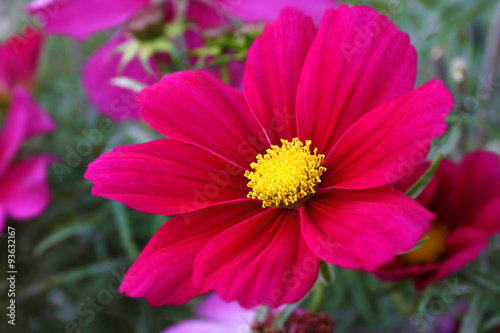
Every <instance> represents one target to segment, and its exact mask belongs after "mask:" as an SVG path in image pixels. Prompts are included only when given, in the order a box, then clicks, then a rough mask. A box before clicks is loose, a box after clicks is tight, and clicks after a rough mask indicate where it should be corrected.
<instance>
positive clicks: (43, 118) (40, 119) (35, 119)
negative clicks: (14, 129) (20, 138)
mask: <svg viewBox="0 0 500 333" xmlns="http://www.w3.org/2000/svg"><path fill="white" fill-rule="evenodd" d="M13 98H14V100H15V99H19V100H20V103H22V107H23V108H24V109H25V112H26V113H27V117H28V120H27V122H26V132H25V139H29V138H31V137H33V136H36V135H40V134H45V133H49V132H52V131H53V130H55V128H56V123H55V121H54V119H52V118H51V117H50V116H49V114H48V113H47V111H46V110H45V109H43V108H42V107H40V106H38V104H36V102H35V100H34V99H33V98H32V97H31V95H30V94H29V93H28V91H27V90H25V89H23V88H16V90H15V91H14V95H13ZM20 107H21V106H20Z"/></svg>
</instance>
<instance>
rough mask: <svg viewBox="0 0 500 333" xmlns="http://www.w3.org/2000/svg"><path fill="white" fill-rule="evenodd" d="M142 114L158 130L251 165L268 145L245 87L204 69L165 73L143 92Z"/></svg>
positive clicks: (139, 100) (226, 157)
mask: <svg viewBox="0 0 500 333" xmlns="http://www.w3.org/2000/svg"><path fill="white" fill-rule="evenodd" d="M137 100H138V103H139V104H140V105H141V106H142V109H141V114H142V116H143V118H144V119H145V120H146V121H147V122H148V123H149V124H150V125H151V126H152V127H153V128H154V129H156V130H157V131H158V132H160V133H162V134H164V135H166V136H168V137H170V138H172V139H176V140H179V141H183V142H188V143H192V144H195V145H197V146H199V147H202V148H204V149H206V150H208V151H211V152H213V153H214V154H216V155H219V156H221V157H223V158H225V159H227V160H228V161H230V162H232V163H234V164H236V165H238V166H240V167H241V168H242V169H245V170H246V169H248V168H249V164H250V162H253V161H254V160H255V157H256V156H257V154H258V153H261V152H263V151H265V149H266V148H268V147H269V143H268V141H267V138H266V134H265V133H264V132H263V131H262V128H261V127H260V126H259V124H258V123H257V121H256V120H255V118H254V116H253V115H252V112H251V111H250V110H249V108H248V106H247V104H246V102H245V97H244V96H243V93H242V92H241V91H238V90H236V89H234V88H231V87H229V86H228V85H226V84H224V83H223V82H221V81H220V80H218V79H216V78H215V77H213V76H212V75H210V74H208V73H206V72H204V71H183V72H177V73H174V74H170V75H166V76H164V77H163V78H162V80H161V81H160V83H158V84H156V85H153V86H151V87H149V88H146V89H144V90H143V91H141V92H140V93H139V96H138V98H137Z"/></svg>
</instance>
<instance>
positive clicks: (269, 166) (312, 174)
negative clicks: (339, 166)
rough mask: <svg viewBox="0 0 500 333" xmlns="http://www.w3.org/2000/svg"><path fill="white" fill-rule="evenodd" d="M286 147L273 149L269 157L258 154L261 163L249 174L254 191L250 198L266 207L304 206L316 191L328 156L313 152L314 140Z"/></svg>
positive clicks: (298, 141)
mask: <svg viewBox="0 0 500 333" xmlns="http://www.w3.org/2000/svg"><path fill="white" fill-rule="evenodd" d="M281 143H282V146H281V147H279V146H274V145H273V146H271V148H270V149H268V150H267V154H265V155H264V156H262V155H261V154H259V155H257V162H256V163H252V164H250V167H251V168H252V169H253V171H246V172H245V177H247V178H248V179H250V182H249V183H248V187H250V188H252V191H250V193H248V197H249V198H252V199H259V200H262V207H264V208H265V207H286V206H293V205H296V204H297V203H300V201H301V200H302V199H304V198H305V197H306V196H308V195H310V194H313V193H314V192H316V185H317V184H318V183H320V182H321V179H320V177H321V175H322V174H323V173H324V172H325V171H326V168H325V167H323V166H322V164H323V161H324V159H325V155H318V154H317V153H318V149H317V148H315V149H314V151H312V152H311V150H310V146H311V141H309V140H308V141H306V144H305V145H304V144H303V143H302V142H301V141H300V140H299V139H298V138H295V139H293V140H292V141H291V142H290V141H288V140H281Z"/></svg>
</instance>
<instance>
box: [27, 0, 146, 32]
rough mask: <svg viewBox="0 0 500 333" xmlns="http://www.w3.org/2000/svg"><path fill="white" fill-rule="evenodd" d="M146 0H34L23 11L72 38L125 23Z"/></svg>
mask: <svg viewBox="0 0 500 333" xmlns="http://www.w3.org/2000/svg"><path fill="white" fill-rule="evenodd" d="M149 3H150V0H106V1H102V0H65V1H61V0H35V1H33V2H31V3H30V4H29V5H28V7H27V10H28V12H29V13H30V14H31V15H33V16H36V17H37V18H38V19H39V20H40V22H42V24H43V25H44V27H45V30H46V31H47V32H48V33H50V34H64V35H68V36H71V37H73V38H76V39H80V40H82V39H85V38H87V37H88V36H90V35H92V34H94V33H96V32H99V31H102V30H105V29H109V28H113V27H116V26H118V25H120V24H123V23H125V22H126V21H127V20H128V19H130V18H131V17H132V16H133V15H134V14H135V13H136V12H137V11H139V10H140V9H141V8H143V7H144V6H146V5H147V4H149Z"/></svg>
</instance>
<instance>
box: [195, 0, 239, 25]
mask: <svg viewBox="0 0 500 333" xmlns="http://www.w3.org/2000/svg"><path fill="white" fill-rule="evenodd" d="M221 9H222V8H221V7H220V6H219V4H218V3H217V2H216V1H204V0H189V1H188V3H187V9H186V19H187V20H188V21H189V22H192V23H194V24H195V25H197V26H198V27H200V28H201V29H210V28H214V27H217V26H220V25H223V24H229V23H230V21H229V20H228V19H227V18H226V17H225V15H224V12H223V11H222V10H221Z"/></svg>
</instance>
